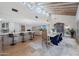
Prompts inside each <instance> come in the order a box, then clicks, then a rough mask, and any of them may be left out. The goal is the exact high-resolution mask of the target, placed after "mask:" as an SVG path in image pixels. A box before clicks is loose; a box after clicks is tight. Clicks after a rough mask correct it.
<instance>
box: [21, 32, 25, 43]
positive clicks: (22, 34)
mask: <svg viewBox="0 0 79 59" xmlns="http://www.w3.org/2000/svg"><path fill="white" fill-rule="evenodd" d="M20 36H22V42H25V40H24V33H20Z"/></svg>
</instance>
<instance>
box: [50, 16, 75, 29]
mask: <svg viewBox="0 0 79 59" xmlns="http://www.w3.org/2000/svg"><path fill="white" fill-rule="evenodd" d="M57 22H60V23H64V24H65V25H68V26H70V27H71V28H74V29H75V26H76V17H75V16H69V15H52V17H51V20H50V24H52V26H53V25H54V24H55V23H57Z"/></svg>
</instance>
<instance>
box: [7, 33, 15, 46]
mask: <svg viewBox="0 0 79 59" xmlns="http://www.w3.org/2000/svg"><path fill="white" fill-rule="evenodd" d="M8 36H9V37H10V38H12V43H11V46H13V45H15V44H16V43H15V40H14V37H15V36H14V34H8Z"/></svg>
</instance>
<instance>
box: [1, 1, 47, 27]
mask: <svg viewBox="0 0 79 59" xmlns="http://www.w3.org/2000/svg"><path fill="white" fill-rule="evenodd" d="M12 8H15V9H17V10H18V12H13V11H12ZM35 16H39V15H38V14H36V13H34V12H33V11H31V10H29V9H28V8H27V6H24V5H23V3H21V2H0V18H1V19H2V20H6V21H10V22H19V23H23V24H29V25H41V24H44V23H46V22H44V21H40V20H43V19H44V17H41V16H39V20H37V19H35Z"/></svg>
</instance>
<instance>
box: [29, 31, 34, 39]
mask: <svg viewBox="0 0 79 59" xmlns="http://www.w3.org/2000/svg"><path fill="white" fill-rule="evenodd" d="M29 35H30V40H33V34H32V33H31V32H29Z"/></svg>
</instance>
